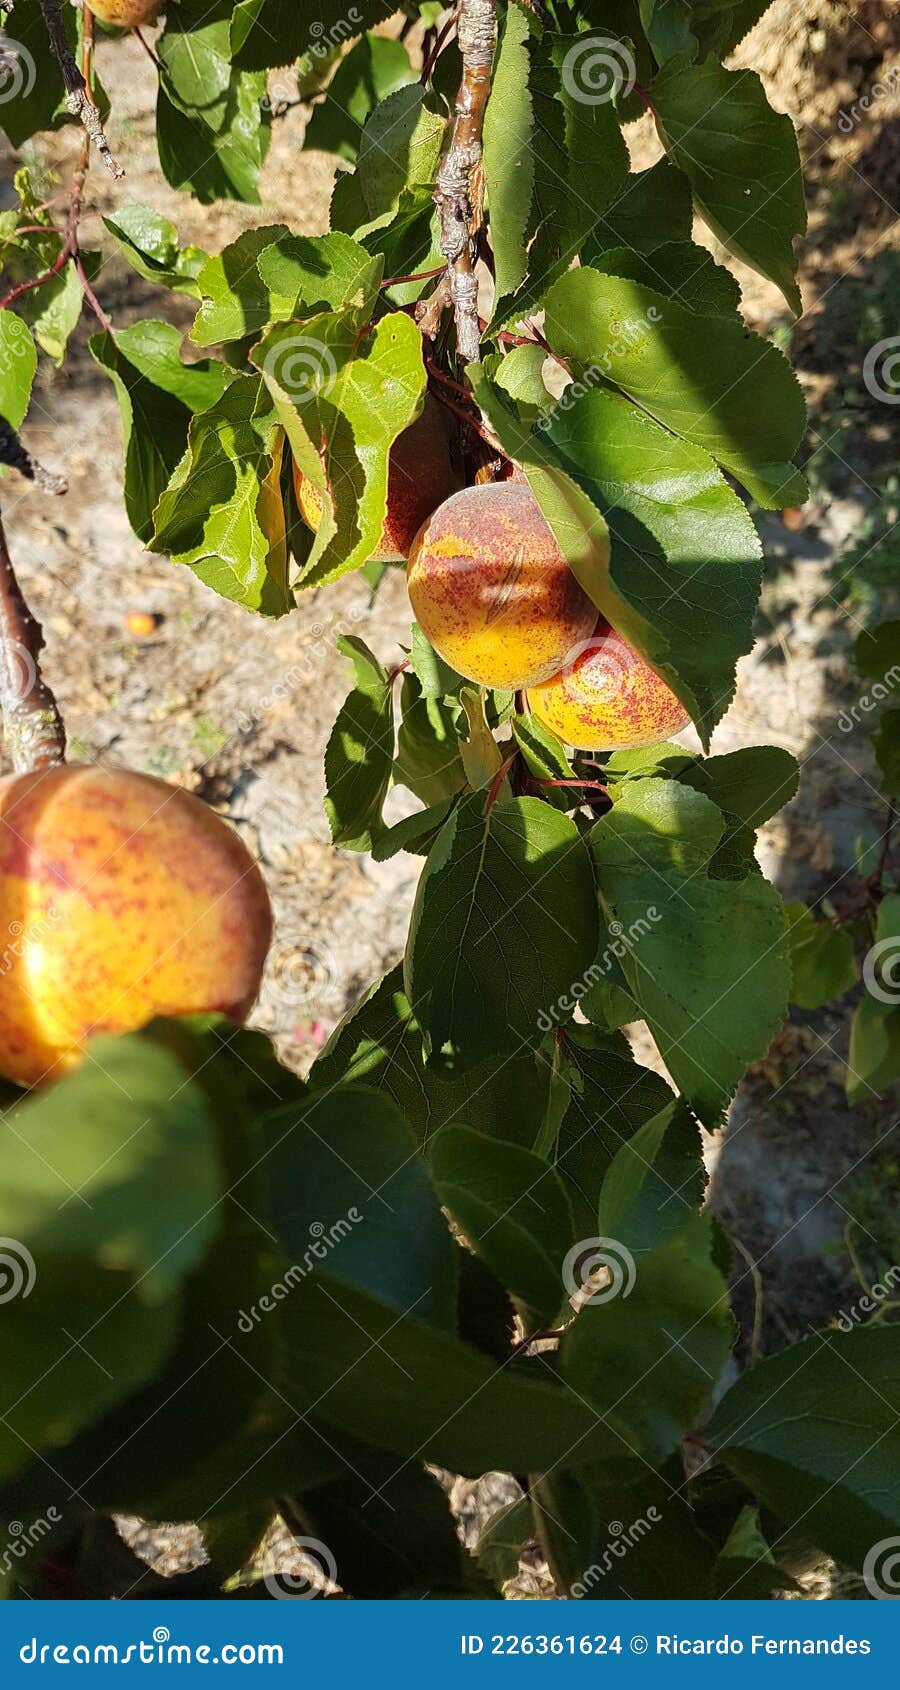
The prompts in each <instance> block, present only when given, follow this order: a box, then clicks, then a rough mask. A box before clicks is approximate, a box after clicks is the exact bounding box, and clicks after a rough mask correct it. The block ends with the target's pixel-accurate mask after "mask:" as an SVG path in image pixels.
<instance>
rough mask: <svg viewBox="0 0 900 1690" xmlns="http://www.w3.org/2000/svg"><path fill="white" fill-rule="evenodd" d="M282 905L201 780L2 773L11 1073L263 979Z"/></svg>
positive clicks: (31, 1078)
mask: <svg viewBox="0 0 900 1690" xmlns="http://www.w3.org/2000/svg"><path fill="white" fill-rule="evenodd" d="M271 930H272V916H271V910H270V907H269V900H268V897H267V894H266V889H265V886H264V884H263V880H262V876H261V875H260V872H259V869H258V868H257V866H256V864H255V862H254V861H253V858H252V857H251V856H250V854H249V852H248V851H247V850H246V848H245V847H244V845H243V844H242V842H241V840H240V839H239V838H238V836H237V834H236V833H235V832H234V830H233V829H232V828H231V827H230V826H229V825H228V823H227V822H225V821H223V820H222V819H221V817H220V816H217V815H216V813H215V811H213V810H211V809H210V808H209V807H208V805H206V804H204V803H203V802H202V801H201V800H200V799H199V798H195V797H194V796H193V795H192V794H191V793H189V792H183V791H181V789H180V788H178V787H175V786H169V785H167V783H166V782H165V781H161V780H155V779H153V778H152V777H151V776H150V775H142V774H136V773H134V772H132V771H130V770H125V769H103V768H96V767H87V766H85V765H79V764H70V765H63V766H60V767H58V768H52V769H46V770H39V771H37V772H35V773H33V774H24V775H10V776H7V777H6V778H5V779H3V780H0V947H3V946H5V949H4V950H2V951H0V1073H2V1074H4V1075H5V1076H6V1077H7V1079H10V1080H15V1081H16V1082H17V1083H18V1084H19V1085H34V1084H35V1083H36V1082H37V1081H39V1080H42V1079H44V1078H50V1077H53V1078H58V1077H59V1075H60V1074H61V1073H63V1072H65V1071H66V1070H67V1069H68V1068H71V1067H73V1066H75V1065H77V1063H78V1061H79V1060H80V1053H81V1050H82V1047H83V1045H84V1043H85V1041H86V1040H87V1039H89V1038H90V1037H91V1035H92V1034H93V1033H97V1032H127V1031H130V1030H132V1029H134V1028H137V1027H142V1026H144V1025H145V1023H146V1022H148V1021H150V1020H151V1019H152V1018H153V1016H154V1015H189V1014H193V1013H201V1012H204V1011H212V1010H219V1011H221V1012H222V1013H223V1014H225V1015H229V1016H231V1017H232V1019H233V1020H235V1021H242V1020H243V1019H244V1018H245V1016H246V1015H247V1014H248V1012H249V1010H250V1008H251V1007H252V1005H253V1002H254V1000H255V998H256V995H257V992H258V990H259V983H260V979H261V977H262V971H263V965H264V963H265V958H266V952H267V950H268V948H269V941H270V939H271Z"/></svg>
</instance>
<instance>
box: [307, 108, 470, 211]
mask: <svg viewBox="0 0 900 1690" xmlns="http://www.w3.org/2000/svg"><path fill="white" fill-rule="evenodd" d="M445 130H446V121H445V119H444V118H443V117H442V116H441V115H440V113H439V112H436V111H433V110H431V109H430V107H429V106H428V104H427V103H426V95H425V91H424V89H422V88H421V87H420V86H419V84H418V83H413V84H411V85H410V86H408V87H406V88H398V89H397V91H396V93H394V94H390V95H389V96H388V98H387V99H386V100H381V101H379V103H378V105H376V106H375V107H374V109H373V111H372V112H371V113H370V114H369V117H368V119H367V121H366V124H365V127H364V129H363V132H362V135H361V137H360V142H359V158H358V161H357V166H356V170H355V172H354V174H353V175H352V176H343V177H340V176H339V177H338V182H337V186H336V189H335V195H334V198H333V200H332V208H331V209H332V215H331V226H332V228H333V229H344V230H345V231H346V233H347V234H356V235H357V236H360V235H361V234H362V233H363V231H364V229H365V228H366V227H370V226H373V225H374V224H375V223H376V222H377V221H378V220H379V219H382V218H383V219H384V220H385V222H387V221H389V220H390V218H391V217H392V216H393V214H394V212H395V211H396V210H397V208H398V205H399V202H400V196H401V194H402V193H403V191H404V189H406V188H415V187H417V186H418V185H419V184H427V185H428V186H432V185H433V184H434V180H435V177H436V175H437V168H438V163H439V160H440V155H441V146H442V143H443V139H444V133H445Z"/></svg>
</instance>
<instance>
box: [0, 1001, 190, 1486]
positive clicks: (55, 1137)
mask: <svg viewBox="0 0 900 1690" xmlns="http://www.w3.org/2000/svg"><path fill="white" fill-rule="evenodd" d="M4 1140H5V1148H4V1180H3V1191H2V1195H0V1233H2V1235H3V1238H4V1255H5V1258H6V1278H7V1289H6V1296H5V1298H4V1302H5V1307H4V1309H3V1328H4V1369H3V1385H2V1392H0V1399H2V1400H0V1413H2V1416H3V1419H2V1428H0V1465H2V1467H3V1468H4V1469H5V1470H6V1471H11V1470H13V1469H15V1468H17V1467H20V1466H21V1465H22V1461H23V1458H25V1457H27V1455H28V1454H29V1453H30V1452H32V1451H34V1450H35V1449H36V1448H40V1446H42V1445H46V1444H50V1445H60V1444H63V1443H65V1442H66V1441H67V1440H68V1439H69V1438H70V1437H72V1435H73V1434H74V1433H76V1432H77V1431H78V1430H79V1429H80V1428H81V1427H83V1426H86V1425H88V1424H89V1423H90V1422H91V1420H92V1419H94V1418H95V1417H96V1416H97V1415H99V1414H100V1413H101V1412H102V1411H103V1410H104V1409H106V1408H108V1407H110V1406H111V1405H112V1404H114V1403H116V1402H118V1401H120V1400H121V1399H122V1398H123V1397H125V1396H127V1394H128V1393H129V1392H130V1391H132V1390H133V1389H134V1388H135V1387H136V1386H137V1385H139V1384H141V1383H142V1382H143V1381H144V1380H145V1379H147V1378H148V1377H150V1376H151V1375H152V1374H153V1373H154V1372H155V1370H156V1369H157V1368H158V1367H159V1366H160V1364H161V1363H162V1361H163V1360H164V1358H165V1355H166V1353H167V1351H168V1350H169V1348H170V1346H171V1344H172V1342H173V1340H174V1337H175V1334H176V1330H177V1320H178V1310H179V1296H180V1287H181V1285H182V1283H183V1281H184V1279H185V1277H186V1275H188V1274H189V1273H190V1272H191V1271H192V1270H193V1269H194V1268H196V1266H197V1265H198V1264H199V1263H200V1262H201V1261H202V1260H203V1257H204V1255H205V1254H206V1252H207V1250H208V1249H209V1247H210V1244H211V1242H212V1239H213V1237H214V1235H215V1233H216V1231H217V1229H218V1227H219V1224H220V1217H219V1213H218V1203H219V1201H220V1198H221V1196H222V1193H223V1189H224V1181H223V1178H222V1173H221V1171H220V1169H219V1165H218V1158H217V1154H216V1148H215V1142H214V1137H213V1124H212V1120H211V1116H210V1113H209V1108H208V1104H207V1099H206V1097H205V1095H204V1093H203V1091H202V1089H201V1087H200V1086H199V1085H198V1084H197V1082H196V1081H195V1080H193V1079H192V1078H191V1072H190V1069H189V1068H187V1067H185V1066H184V1065H183V1064H182V1062H181V1061H180V1060H179V1058H178V1057H177V1056H176V1055H175V1054H174V1052H172V1051H170V1050H168V1049H166V1048H164V1046H163V1045H161V1044H159V1043H158V1042H157V1041H156V1040H155V1039H154V1038H153V1037H152V1036H146V1035H142V1034H131V1035H126V1036H125V1037H122V1038H118V1039H115V1038H109V1037H105V1038H100V1039H97V1040H95V1041H93V1042H92V1044H91V1045H90V1046H89V1049H88V1055H87V1059H86V1061H85V1063H84V1065H83V1067H81V1068H80V1069H79V1070H78V1071H77V1072H76V1073H74V1074H73V1075H71V1076H69V1077H67V1078H66V1079H64V1080H62V1081H61V1082H59V1083H58V1084H57V1085H55V1086H52V1087H47V1088H45V1089H44V1090H43V1091H40V1092H37V1093H32V1094H31V1095H30V1096H29V1097H26V1098H24V1099H23V1100H22V1101H21V1102H19V1103H16V1104H15V1105H14V1106H13V1107H12V1108H11V1109H9V1110H7V1111H6V1114H5V1116H4Z"/></svg>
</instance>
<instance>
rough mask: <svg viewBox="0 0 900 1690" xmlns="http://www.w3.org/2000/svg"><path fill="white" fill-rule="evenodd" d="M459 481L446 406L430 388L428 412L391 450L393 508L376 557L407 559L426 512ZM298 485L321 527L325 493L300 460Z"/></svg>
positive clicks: (309, 517)
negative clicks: (447, 421)
mask: <svg viewBox="0 0 900 1690" xmlns="http://www.w3.org/2000/svg"><path fill="white" fill-rule="evenodd" d="M459 486H460V479H459V476H458V475H457V474H456V473H455V471H454V469H453V466H452V464H451V462H450V446H449V442H448V439H447V431H446V429H445V427H444V416H443V412H442V410H441V407H440V405H439V404H438V403H437V400H436V399H434V398H432V396H431V394H430V393H429V394H427V395H426V398H425V409H424V410H423V412H422V415H421V416H420V417H418V418H417V419H416V421H415V422H414V423H411V424H410V426H409V428H406V429H404V431H403V433H402V434H400V435H398V437H397V439H396V440H395V441H394V444H393V446H392V447H391V450H390V455H389V458H388V485H387V510H386V512H385V517H384V526H383V527H382V530H381V539H380V541H379V544H378V550H377V551H375V552H373V554H372V556H373V558H374V559H375V561H376V562H378V563H405V562H406V560H407V558H408V557H409V548H410V546H411V545H412V543H413V540H414V539H415V537H416V534H417V533H418V531H419V529H420V528H421V526H422V523H423V522H424V521H425V519H426V517H429V516H430V515H431V513H432V511H433V510H434V509H435V508H436V506H437V505H439V504H441V503H442V501H443V500H444V499H447V498H449V497H450V494H451V493H455V492H456V490H457V488H458V487H459ZM294 491H295V493H296V495H297V506H298V509H299V511H300V515H301V516H302V518H303V520H304V522H305V523H306V524H307V526H308V527H309V528H311V529H312V530H313V533H315V531H316V529H317V528H318V526H319V523H320V521H321V519H322V496H321V494H320V492H319V490H318V488H317V487H314V486H313V483H312V482H311V481H310V480H309V479H308V477H307V476H305V475H304V474H303V471H302V470H301V469H300V467H299V465H298V464H295V465H294Z"/></svg>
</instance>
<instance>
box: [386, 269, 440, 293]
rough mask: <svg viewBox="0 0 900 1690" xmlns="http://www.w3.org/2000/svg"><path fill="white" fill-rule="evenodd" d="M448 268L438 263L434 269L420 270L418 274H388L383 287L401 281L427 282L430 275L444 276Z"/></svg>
mask: <svg viewBox="0 0 900 1690" xmlns="http://www.w3.org/2000/svg"><path fill="white" fill-rule="evenodd" d="M446 268H447V266H446V264H438V265H436V266H435V268H434V269H433V270H420V271H419V273H418V275H416V276H386V277H385V279H384V281H383V282H382V283H381V287H382V288H392V287H396V286H397V285H398V283H400V282H427V281H428V278H429V276H442V275H443V274H444V271H445V270H446Z"/></svg>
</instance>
